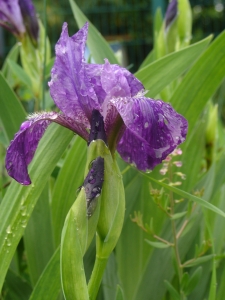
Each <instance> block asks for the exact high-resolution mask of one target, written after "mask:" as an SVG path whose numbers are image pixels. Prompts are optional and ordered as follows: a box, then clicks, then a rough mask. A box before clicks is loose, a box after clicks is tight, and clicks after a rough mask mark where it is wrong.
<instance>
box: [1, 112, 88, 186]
mask: <svg viewBox="0 0 225 300" xmlns="http://www.w3.org/2000/svg"><path fill="white" fill-rule="evenodd" d="M51 122H56V123H58V124H60V125H62V126H64V127H67V128H69V129H71V130H73V131H75V132H76V133H77V134H79V135H80V136H82V137H83V138H84V139H86V140H87V139H88V133H87V131H86V129H85V127H84V126H83V124H80V123H79V122H78V123H76V122H75V121H74V120H72V119H70V118H69V117H67V116H64V115H61V114H58V113H54V112H50V113H49V112H44V113H40V114H34V115H33V116H31V117H30V118H29V119H28V120H27V121H25V122H24V123H23V124H22V125H21V127H20V130H19V132H17V133H16V134H15V136H14V139H13V140H12V141H11V143H10V145H9V147H8V150H7V154H6V169H7V171H8V174H9V175H10V176H11V177H12V178H14V179H15V180H16V181H18V182H19V183H22V184H24V185H28V184H30V183H31V181H30V177H29V175H28V172H27V166H28V165H29V163H30V162H31V160H32V159H33V157H34V154H35V151H36V149H37V146H38V143H39V141H40V139H41V138H42V136H43V134H44V132H45V130H46V128H47V127H48V126H49V124H50V123H51Z"/></svg>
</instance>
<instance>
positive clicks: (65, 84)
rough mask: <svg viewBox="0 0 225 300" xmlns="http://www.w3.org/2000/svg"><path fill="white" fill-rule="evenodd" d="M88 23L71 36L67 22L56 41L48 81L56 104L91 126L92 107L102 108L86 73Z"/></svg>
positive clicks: (68, 113) (68, 114) (66, 112)
mask: <svg viewBox="0 0 225 300" xmlns="http://www.w3.org/2000/svg"><path fill="white" fill-rule="evenodd" d="M87 32H88V23H86V24H85V25H84V27H83V28H82V29H80V30H79V31H78V32H77V33H76V34H75V35H73V36H72V37H69V35H68V28H67V24H66V23H64V24H63V29H62V33H61V36H60V39H59V41H58V42H57V44H56V47H55V50H56V59H55V63H54V66H53V68H52V71H51V81H50V82H49V87H50V93H51V96H52V98H53V100H54V102H55V104H56V105H57V106H58V107H59V108H60V110H61V111H62V112H63V113H64V114H65V115H67V116H69V117H70V118H74V119H80V121H81V122H82V123H83V124H86V125H87V126H88V124H89V122H88V120H90V118H91V112H92V110H93V109H100V105H99V103H98V98H97V96H96V94H95V91H94V89H93V87H92V84H91V83H90V82H89V79H88V77H87V75H86V73H85V65H84V49H85V42H86V39H87Z"/></svg>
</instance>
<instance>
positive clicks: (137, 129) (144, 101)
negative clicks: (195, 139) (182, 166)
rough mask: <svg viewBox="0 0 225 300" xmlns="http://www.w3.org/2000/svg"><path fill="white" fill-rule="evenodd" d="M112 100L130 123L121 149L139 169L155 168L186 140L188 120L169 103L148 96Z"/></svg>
mask: <svg viewBox="0 0 225 300" xmlns="http://www.w3.org/2000/svg"><path fill="white" fill-rule="evenodd" d="M112 102H113V105H115V107H116V108H117V110H118V112H119V113H120V115H121V117H122V119H123V121H124V123H125V125H126V130H125V132H124V134H123V136H122V138H121V140H120V142H119V144H118V147H117V150H118V152H119V153H120V155H121V157H122V158H123V159H124V160H125V161H126V162H128V163H133V164H134V165H135V166H136V167H137V168H138V169H139V170H142V171H147V170H152V169H153V168H154V167H155V166H156V165H157V164H159V163H161V162H162V160H163V159H165V158H166V157H167V155H168V154H169V153H171V152H172V151H173V150H174V149H175V148H176V147H177V145H179V144H180V143H182V142H183V141H184V140H185V138H186V134H187V128H188V124H187V121H186V119H185V118H184V117H183V116H181V115H180V114H178V113H177V112H176V111H175V110H174V109H173V108H172V106H171V105H169V104H168V103H164V102H163V101H161V100H153V99H149V98H145V97H141V98H133V99H130V98H120V99H114V100H112Z"/></svg>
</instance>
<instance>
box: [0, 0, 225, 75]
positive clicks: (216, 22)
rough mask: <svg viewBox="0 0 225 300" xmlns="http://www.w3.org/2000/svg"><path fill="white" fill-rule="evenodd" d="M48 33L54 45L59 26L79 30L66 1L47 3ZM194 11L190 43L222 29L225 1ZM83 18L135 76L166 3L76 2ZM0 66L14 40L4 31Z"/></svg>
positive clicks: (205, 2)
mask: <svg viewBox="0 0 225 300" xmlns="http://www.w3.org/2000/svg"><path fill="white" fill-rule="evenodd" d="M46 2H47V9H46V10H47V23H48V24H47V26H48V27H47V32H48V36H49V38H50V41H51V43H52V51H53V53H54V45H55V43H56V41H57V40H58V38H59V35H60V32H61V28H62V23H63V22H67V23H69V32H70V34H71V35H72V34H74V33H75V32H76V30H77V29H78V28H77V26H76V24H75V22H74V18H73V16H72V12H71V8H70V5H69V1H65V0H47V1H46ZM43 3H44V1H40V0H39V1H37V0H36V1H34V4H35V7H36V10H37V12H38V14H39V16H40V18H41V19H43ZM190 3H191V6H192V11H193V36H192V42H195V41H198V40H200V39H202V38H203V37H206V36H207V35H209V34H210V33H213V34H214V35H215V36H216V35H218V34H219V33H220V32H221V31H222V30H223V29H224V28H225V10H224V9H225V0H191V1H190ZM77 4H78V5H79V6H80V8H81V9H82V11H83V12H84V13H85V15H86V16H87V17H88V18H89V20H91V22H92V23H93V24H94V25H95V26H96V27H97V29H98V30H99V31H100V32H101V33H102V35H103V36H104V37H105V38H106V40H107V41H109V42H111V43H112V44H113V47H114V50H115V51H116V50H118V49H119V50H120V54H119V55H120V56H121V59H122V63H123V65H124V66H128V65H129V66H130V70H131V71H132V72H135V71H136V70H137V69H138V67H139V66H140V63H141V62H142V61H143V60H144V58H145V57H146V55H147V54H148V53H149V51H150V50H151V49H152V44H153V33H152V31H153V15H154V13H155V11H156V9H157V7H160V8H161V11H162V14H163V15H164V13H165V10H166V7H167V5H168V1H166V0H151V1H150V0H77ZM0 30H1V31H0V65H1V64H2V62H3V60H4V58H5V56H6V54H7V53H8V51H9V49H10V48H11V47H12V45H13V44H14V43H15V38H14V37H13V36H12V35H11V34H10V33H8V32H6V31H5V30H4V29H0Z"/></svg>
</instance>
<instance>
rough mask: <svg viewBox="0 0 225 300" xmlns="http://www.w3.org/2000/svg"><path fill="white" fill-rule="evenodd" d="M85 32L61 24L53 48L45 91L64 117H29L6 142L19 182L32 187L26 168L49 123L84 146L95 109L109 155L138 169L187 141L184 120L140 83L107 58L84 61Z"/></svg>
mask: <svg viewBox="0 0 225 300" xmlns="http://www.w3.org/2000/svg"><path fill="white" fill-rule="evenodd" d="M87 34H88V24H87V23H86V24H85V25H84V27H83V28H82V29H80V30H79V31H78V32H77V33H76V34H75V35H73V36H72V37H69V35H68V29H67V24H66V23H64V25H63V28H62V33H61V36H60V39H59V41H58V42H57V44H56V47H55V50H56V59H55V64H54V66H53V68H52V71H51V81H50V82H49V87H50V93H51V96H52V98H53V100H54V102H55V104H56V105H57V106H58V108H59V109H60V110H61V112H62V113H55V112H44V113H39V114H34V115H32V116H30V117H29V118H28V120H27V121H25V122H24V123H23V124H22V125H21V128H20V130H19V132H18V133H17V134H16V135H15V137H14V139H13V140H12V141H11V143H10V146H9V148H8V150H7V155H6V169H7V171H8V173H9V175H10V176H11V177H13V178H14V179H15V180H17V181H18V182H20V183H22V184H25V185H26V184H30V183H31V181H30V178H29V175H28V172H27V166H28V164H29V163H30V162H31V160H32V158H33V156H34V153H35V150H36V148H37V145H38V142H39V140H40V139H41V137H42V136H43V134H44V132H45V130H46V128H47V127H48V126H49V124H50V123H51V122H56V123H58V124H60V125H62V126H65V127H67V128H69V129H71V130H72V131H74V132H75V133H77V134H78V135H80V136H81V137H82V138H84V139H85V140H86V141H87V142H88V141H89V131H90V128H91V122H92V112H93V111H95V110H97V111H99V112H100V114H101V115H102V117H103V125H104V129H105V132H106V137H107V142H108V146H109V149H110V150H111V152H112V154H113V153H114V152H115V150H116V149H117V151H118V152H119V154H120V156H121V157H122V158H123V159H124V160H125V161H126V162H128V163H132V164H133V165H135V166H136V167H137V168H138V169H139V170H142V171H147V170H152V169H153V168H154V167H155V166H156V165H157V164H159V163H161V162H162V160H163V159H165V158H166V157H167V155H168V154H169V153H171V152H172V151H173V150H174V149H175V148H176V147H177V145H179V144H180V143H182V142H183V141H184V140H185V138H186V134H187V127H188V124H187V121H186V119H185V118H184V117H183V116H181V115H180V114H178V113H177V112H176V111H175V110H174V109H173V108H172V107H171V106H170V104H168V103H164V102H163V101H161V100H153V99H150V98H145V97H144V87H143V85H142V83H141V82H140V81H139V80H138V79H137V78H135V76H134V75H132V74H131V73H130V72H129V71H128V70H126V69H125V68H122V67H120V66H118V65H111V64H110V63H109V62H108V60H105V64H102V65H98V64H88V63H86V62H85V60H84V50H85V42H86V39H87ZM96 125H97V126H102V123H101V124H100V125H98V124H96ZM92 128H93V125H92ZM96 130H97V129H96ZM95 135H96V134H95V133H94V136H95Z"/></svg>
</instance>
